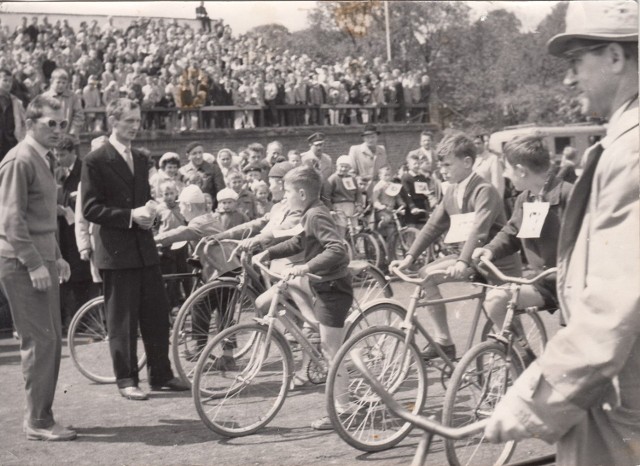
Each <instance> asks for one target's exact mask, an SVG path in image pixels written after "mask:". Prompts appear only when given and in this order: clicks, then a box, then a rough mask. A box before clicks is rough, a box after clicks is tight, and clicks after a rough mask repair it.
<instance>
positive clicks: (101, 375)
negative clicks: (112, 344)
mask: <svg viewBox="0 0 640 466" xmlns="http://www.w3.org/2000/svg"><path fill="white" fill-rule="evenodd" d="M67 344H68V345H69V353H70V355H71V361H73V364H74V366H76V368H77V369H78V370H79V371H80V373H81V374H82V375H84V376H85V377H86V378H88V379H89V380H92V381H94V382H97V383H115V382H116V377H115V375H113V362H112V361H111V352H110V351H109V333H108V331H107V312H106V309H105V306H104V297H103V296H98V297H97V298H94V299H92V300H90V301H88V302H86V303H85V304H84V305H83V306H82V307H81V308H80V309H78V312H76V315H75V316H74V317H73V319H72V320H71V324H70V325H69V332H68V334H67ZM146 362H147V358H146V355H145V352H144V346H143V345H142V339H141V338H138V370H141V369H142V368H143V367H144V365H145V364H146Z"/></svg>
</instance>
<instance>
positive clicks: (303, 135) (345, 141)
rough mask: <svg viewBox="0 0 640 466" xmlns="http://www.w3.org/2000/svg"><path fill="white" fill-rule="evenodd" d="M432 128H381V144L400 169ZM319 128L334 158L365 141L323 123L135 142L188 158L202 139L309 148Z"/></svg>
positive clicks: (219, 144) (154, 136)
mask: <svg viewBox="0 0 640 466" xmlns="http://www.w3.org/2000/svg"><path fill="white" fill-rule="evenodd" d="M427 127H429V129H431V130H433V131H434V132H437V130H438V128H437V127H436V126H435V125H431V126H429V125H422V124H397V125H384V126H381V127H379V129H380V133H381V134H380V136H379V139H378V141H379V142H378V143H379V144H382V145H384V146H385V148H386V149H387V154H388V157H389V162H390V163H391V165H392V167H393V168H394V169H397V168H398V167H399V166H400V165H401V163H402V162H403V161H404V158H405V156H406V155H407V153H408V152H409V151H410V150H413V149H416V148H417V147H418V142H419V140H420V132H421V131H422V130H423V129H425V128H427ZM316 131H322V132H323V133H324V134H325V135H326V142H325V152H326V153H327V154H329V155H330V156H331V157H332V158H333V160H334V161H335V159H337V158H338V157H339V156H340V155H343V154H347V153H348V152H349V147H350V146H351V145H354V144H360V143H362V137H361V136H360V133H361V131H362V126H335V127H332V126H329V127H327V126H319V127H291V128H256V129H240V130H233V129H214V130H209V131H200V132H197V133H196V132H185V133H176V134H169V133H166V132H148V133H141V134H140V135H139V137H138V138H137V139H136V141H135V142H134V144H133V146H134V147H136V146H137V147H146V148H147V149H149V150H150V151H151V154H152V156H154V157H156V158H157V157H160V156H161V155H162V154H163V153H165V152H177V153H178V154H180V155H181V156H182V157H183V160H185V161H186V157H185V154H184V148H185V147H186V146H187V144H189V143H190V142H191V141H201V142H202V143H203V146H204V149H205V152H210V153H211V154H214V155H215V154H216V153H217V152H218V151H219V150H220V149H222V148H224V147H228V148H229V149H231V150H233V151H234V152H236V151H237V150H238V149H239V148H241V147H246V146H247V145H249V144H250V143H252V142H259V143H261V144H263V145H264V146H265V147H266V145H267V144H268V143H269V142H270V141H273V140H276V139H277V140H279V141H280V142H281V143H282V144H283V145H284V148H285V153H286V152H287V151H289V150H290V149H298V150H300V151H303V152H304V151H306V150H308V149H309V145H308V143H307V141H306V139H307V137H308V136H309V135H311V134H312V133H314V132H316ZM90 139H91V138H90V137H89V136H88V135H87V136H85V135H83V137H82V139H81V140H82V145H81V153H82V154H85V153H87V152H88V151H89V147H90Z"/></svg>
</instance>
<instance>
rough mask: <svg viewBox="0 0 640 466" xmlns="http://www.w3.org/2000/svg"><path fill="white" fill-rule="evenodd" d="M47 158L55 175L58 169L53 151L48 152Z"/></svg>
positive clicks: (50, 169)
mask: <svg viewBox="0 0 640 466" xmlns="http://www.w3.org/2000/svg"><path fill="white" fill-rule="evenodd" d="M45 156H46V157H47V161H48V162H49V171H50V172H51V174H52V175H53V174H54V170H55V167H56V159H55V158H54V157H53V154H52V153H51V151H47V153H46V154H45Z"/></svg>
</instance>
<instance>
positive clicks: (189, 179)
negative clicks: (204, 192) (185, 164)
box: [184, 171, 204, 185]
mask: <svg viewBox="0 0 640 466" xmlns="http://www.w3.org/2000/svg"><path fill="white" fill-rule="evenodd" d="M184 178H185V179H184V180H185V182H186V184H187V185H189V184H197V185H202V184H204V176H202V173H200V172H196V171H193V172H189V173H187V174H186V175H185V177H184Z"/></svg>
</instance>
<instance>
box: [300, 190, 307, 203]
mask: <svg viewBox="0 0 640 466" xmlns="http://www.w3.org/2000/svg"><path fill="white" fill-rule="evenodd" d="M298 194H300V199H302V200H303V201H306V200H307V192H306V191H305V190H304V189H302V188H299V189H298Z"/></svg>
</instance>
